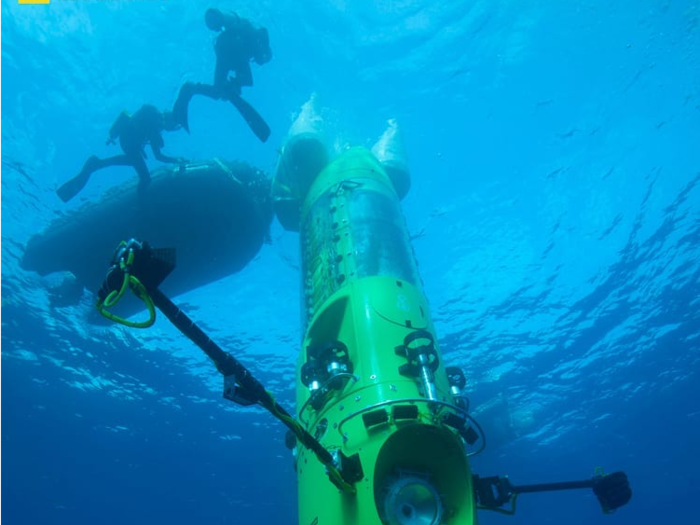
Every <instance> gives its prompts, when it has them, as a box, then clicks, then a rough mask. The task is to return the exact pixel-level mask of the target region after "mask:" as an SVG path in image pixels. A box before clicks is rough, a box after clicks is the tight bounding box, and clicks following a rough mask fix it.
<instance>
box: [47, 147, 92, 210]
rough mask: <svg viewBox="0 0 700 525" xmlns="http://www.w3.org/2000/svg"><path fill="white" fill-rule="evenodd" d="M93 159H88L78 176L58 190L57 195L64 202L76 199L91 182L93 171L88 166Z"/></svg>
mask: <svg viewBox="0 0 700 525" xmlns="http://www.w3.org/2000/svg"><path fill="white" fill-rule="evenodd" d="M92 159H93V157H90V158H89V159H88V161H87V162H86V163H85V166H84V167H83V169H82V171H81V172H80V173H78V175H76V176H75V177H73V178H72V179H71V180H69V181H68V182H66V183H64V184H63V185H62V186H61V187H60V188H58V189H57V190H56V193H57V194H58V196H59V197H60V198H61V200H62V201H63V202H68V201H69V200H71V199H72V198H73V197H75V196H76V195H77V194H78V193H80V190H82V189H83V188H84V187H85V185H86V184H87V183H88V181H89V180H90V175H91V174H92V171H93V170H90V169H88V164H90V163H91V161H92Z"/></svg>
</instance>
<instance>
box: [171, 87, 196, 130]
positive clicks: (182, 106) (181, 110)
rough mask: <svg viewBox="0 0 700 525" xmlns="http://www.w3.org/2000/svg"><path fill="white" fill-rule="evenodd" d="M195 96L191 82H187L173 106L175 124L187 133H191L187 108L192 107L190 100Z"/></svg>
mask: <svg viewBox="0 0 700 525" xmlns="http://www.w3.org/2000/svg"><path fill="white" fill-rule="evenodd" d="M193 95H194V89H193V85H192V84H191V83H190V82H187V83H185V84H183V86H182V87H181V88H180V93H178V95H177V100H176V101H175V104H174V105H173V117H174V118H175V122H177V123H178V124H180V125H181V126H182V127H183V129H184V130H185V131H186V132H187V133H189V132H190V124H189V122H188V118H187V108H188V106H189V105H190V100H192V96H193Z"/></svg>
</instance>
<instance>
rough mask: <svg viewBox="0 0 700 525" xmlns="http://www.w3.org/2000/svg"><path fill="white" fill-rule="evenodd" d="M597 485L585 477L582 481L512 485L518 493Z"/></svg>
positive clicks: (588, 487) (586, 487)
mask: <svg viewBox="0 0 700 525" xmlns="http://www.w3.org/2000/svg"><path fill="white" fill-rule="evenodd" d="M594 485H595V481H594V480H592V479H584V480H581V481H561V482H558V483H537V484H535V485H517V486H511V489H512V491H513V492H515V493H516V494H526V493H528V492H549V491H553V490H570V489H590V488H593V486H594Z"/></svg>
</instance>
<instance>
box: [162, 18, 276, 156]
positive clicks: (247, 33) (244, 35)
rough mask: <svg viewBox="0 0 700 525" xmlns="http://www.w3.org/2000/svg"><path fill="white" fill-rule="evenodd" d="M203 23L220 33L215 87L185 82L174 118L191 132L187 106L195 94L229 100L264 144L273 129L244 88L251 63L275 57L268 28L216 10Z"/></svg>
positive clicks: (250, 76) (248, 82) (249, 79)
mask: <svg viewBox="0 0 700 525" xmlns="http://www.w3.org/2000/svg"><path fill="white" fill-rule="evenodd" d="M204 20H205V23H206V25H207V27H208V28H209V29H211V30H212V31H217V32H219V33H220V34H219V36H217V37H216V42H215V44H214V50H215V52H216V69H215V71H214V84H213V85H212V84H201V83H196V84H195V83H193V82H186V83H185V84H184V85H183V86H182V88H180V93H179V95H178V98H177V100H176V101H175V106H174V107H173V113H174V114H175V118H176V119H177V121H178V122H179V123H180V124H181V125H182V127H183V128H185V130H186V131H187V132H188V133H189V124H188V119H187V107H188V105H189V103H190V100H191V99H192V97H193V96H194V95H204V96H207V97H209V98H213V99H215V100H228V101H229V102H231V103H232V104H233V105H234V106H235V107H236V109H238V111H239V112H240V113H241V116H243V118H244V119H245V121H246V122H247V123H248V125H249V126H250V128H251V130H252V131H253V133H255V135H256V136H257V137H258V138H259V139H260V140H261V141H262V142H265V141H266V140H267V138H268V137H269V136H270V128H269V126H268V125H267V123H266V122H265V121H264V120H263V118H262V117H261V116H260V114H259V113H258V112H257V111H256V110H255V109H254V108H253V107H252V106H251V105H250V104H248V103H247V102H246V101H245V100H243V99H242V98H241V87H243V86H252V85H253V74H252V72H251V69H250V61H251V60H253V61H255V63H257V64H259V65H263V64H266V63H267V62H269V61H270V59H271V58H272V50H271V49H270V39H269V36H268V32H267V29H265V28H264V27H261V28H256V27H254V26H253V24H251V23H250V21H248V20H246V19H245V18H242V17H240V16H238V15H237V14H236V13H226V14H224V13H222V12H221V11H219V10H218V9H213V8H211V9H208V10H207V12H206V13H205V15H204ZM231 72H234V73H235V76H234V77H230V75H229V74H230V73H231Z"/></svg>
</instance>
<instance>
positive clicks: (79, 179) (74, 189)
mask: <svg viewBox="0 0 700 525" xmlns="http://www.w3.org/2000/svg"><path fill="white" fill-rule="evenodd" d="M178 129H180V125H179V124H178V123H177V122H176V121H175V119H174V118H173V114H172V113H171V112H170V111H164V112H161V111H160V110H158V109H157V108H156V107H155V106H151V105H150V104H144V105H143V106H141V108H140V109H139V110H138V111H137V112H136V113H134V114H133V115H129V114H128V113H127V112H126V111H122V113H121V114H120V115H119V116H118V117H117V120H115V121H114V124H112V127H111V128H110V130H109V138H108V139H107V141H106V142H105V144H107V145H109V144H115V143H116V142H115V141H116V139H117V138H118V139H119V145H120V146H121V148H122V151H123V152H124V154H123V155H116V156H114V157H109V158H106V159H100V158H98V157H96V156H95V155H92V156H91V157H90V158H89V159H87V161H85V164H84V165H83V169H82V170H81V171H80V173H78V175H76V176H75V177H73V178H72V179H71V180H69V181H68V182H66V183H64V184H63V185H62V186H61V187H60V188H58V190H56V193H57V194H58V196H59V197H60V198H61V200H62V201H63V202H68V201H69V200H71V199H72V198H73V197H75V196H76V195H77V194H78V193H80V191H81V190H82V189H83V188H84V187H85V185H86V184H87V183H88V180H90V175H92V174H93V173H94V172H95V171H97V170H101V169H102V168H106V167H108V166H133V168H134V169H135V170H136V173H137V174H138V176H139V192H142V191H143V190H144V189H145V188H146V187H147V186H148V184H149V183H150V181H151V176H150V174H149V171H148V167H147V166H146V162H145V160H144V159H145V158H146V152H145V151H144V147H145V146H146V144H150V145H151V149H152V150H153V154H154V155H155V158H156V159H158V160H159V161H161V162H170V163H173V164H182V163H184V162H186V161H185V160H184V159H182V158H179V157H169V156H167V155H164V154H163V153H162V152H161V148H162V147H163V146H164V143H163V137H162V136H161V133H162V132H163V131H177V130H178Z"/></svg>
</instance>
